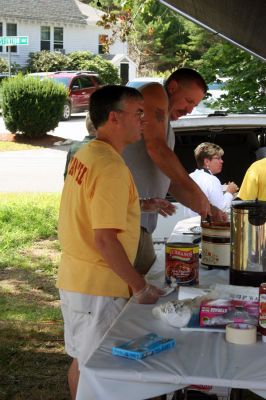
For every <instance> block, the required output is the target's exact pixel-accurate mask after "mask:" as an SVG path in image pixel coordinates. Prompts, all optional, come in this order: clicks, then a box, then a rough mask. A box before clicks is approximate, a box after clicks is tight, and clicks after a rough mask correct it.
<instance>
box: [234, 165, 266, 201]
mask: <svg viewBox="0 0 266 400" xmlns="http://www.w3.org/2000/svg"><path fill="white" fill-rule="evenodd" d="M238 197H239V198H240V199H241V200H261V201H266V157H265V158H262V159H261V160H258V161H255V162H254V163H253V164H251V166H250V167H249V169H248V170H247V172H246V174H245V176H244V179H243V182H242V185H241V187H240V190H239V193H238Z"/></svg>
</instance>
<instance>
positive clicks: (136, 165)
mask: <svg viewBox="0 0 266 400" xmlns="http://www.w3.org/2000/svg"><path fill="white" fill-rule="evenodd" d="M167 144H168V147H170V148H171V149H173V148H174V145H175V135H174V132H173V129H172V128H171V126H170V122H169V126H168V132H167ZM123 157H124V159H125V161H126V164H127V165H128V167H129V169H130V171H131V173H132V175H133V178H134V181H135V184H136V186H137V189H138V192H139V196H140V198H149V197H153V198H154V197H158V198H162V199H164V198H165V196H166V194H167V192H168V189H169V185H170V179H169V178H168V177H167V176H166V175H165V174H164V173H163V172H161V170H160V169H159V168H158V167H157V166H156V165H155V164H154V162H153V161H152V159H151V158H150V156H149V155H148V153H147V150H146V146H145V142H144V140H143V139H141V140H140V141H139V142H136V143H133V144H130V145H128V146H127V147H126V149H125V151H124V153H123ZM157 218H158V214H157V213H143V214H142V215H141V226H142V227H143V228H146V229H147V231H148V232H149V233H152V232H153V231H154V230H155V228H156V225H157Z"/></svg>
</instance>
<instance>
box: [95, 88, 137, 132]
mask: <svg viewBox="0 0 266 400" xmlns="http://www.w3.org/2000/svg"><path fill="white" fill-rule="evenodd" d="M127 99H131V100H132V99H134V100H140V99H143V96H142V94H141V93H140V92H139V91H138V90H137V89H135V88H132V87H129V86H122V85H106V86H104V87H102V88H101V89H98V90H96V91H95V92H93V94H92V95H91V97H90V106H89V112H90V117H91V120H92V123H93V125H94V126H95V128H96V129H97V128H98V127H99V126H101V125H103V124H104V123H105V122H106V121H107V120H108V117H109V113H110V112H111V111H117V110H119V109H121V107H122V105H121V102H122V101H123V100H127Z"/></svg>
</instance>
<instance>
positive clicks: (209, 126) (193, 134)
mask: <svg viewBox="0 0 266 400" xmlns="http://www.w3.org/2000/svg"><path fill="white" fill-rule="evenodd" d="M171 125H172V127H173V129H174V132H175V137H176V143H175V149H174V151H175V153H176V154H177V156H178V157H179V159H180V161H181V163H182V164H183V166H184V167H185V169H186V170H187V172H188V173H190V172H192V171H194V170H195V169H196V168H197V166H196V162H195V158H194V149H195V148H196V147H197V145H198V144H200V143H202V142H212V143H216V144H218V145H219V146H221V147H222V148H223V149H224V156H223V160H224V165H223V170H222V172H221V174H219V175H217V177H218V178H219V179H220V181H221V183H222V184H224V183H227V182H228V181H234V182H235V183H236V184H237V185H238V186H240V185H241V183H242V180H243V177H244V174H245V172H246V170H247V168H248V167H249V166H250V164H251V163H252V162H253V161H255V160H256V159H260V158H263V157H266V114H226V113H222V112H219V111H216V112H215V111H213V110H212V113H209V114H205V115H198V114H194V115H192V114H190V115H187V116H185V117H182V118H180V119H178V120H177V121H172V123H171ZM168 199H169V200H170V201H172V202H174V199H173V198H171V196H168ZM175 205H176V207H177V211H176V214H175V215H173V216H171V217H167V218H163V217H161V216H159V217H158V224H157V228H156V230H155V231H154V233H153V239H154V240H155V241H157V240H163V239H164V238H167V237H169V235H170V233H171V232H172V230H173V228H174V226H175V225H176V223H177V222H178V221H180V220H182V219H183V218H184V213H183V206H182V205H181V204H179V203H175Z"/></svg>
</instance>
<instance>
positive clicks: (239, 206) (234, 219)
mask: <svg viewBox="0 0 266 400" xmlns="http://www.w3.org/2000/svg"><path fill="white" fill-rule="evenodd" d="M262 282H266V201H242V200H236V201H233V203H232V208H231V254H230V284H231V285H240V286H255V287H258V286H260V284H261V283H262Z"/></svg>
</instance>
